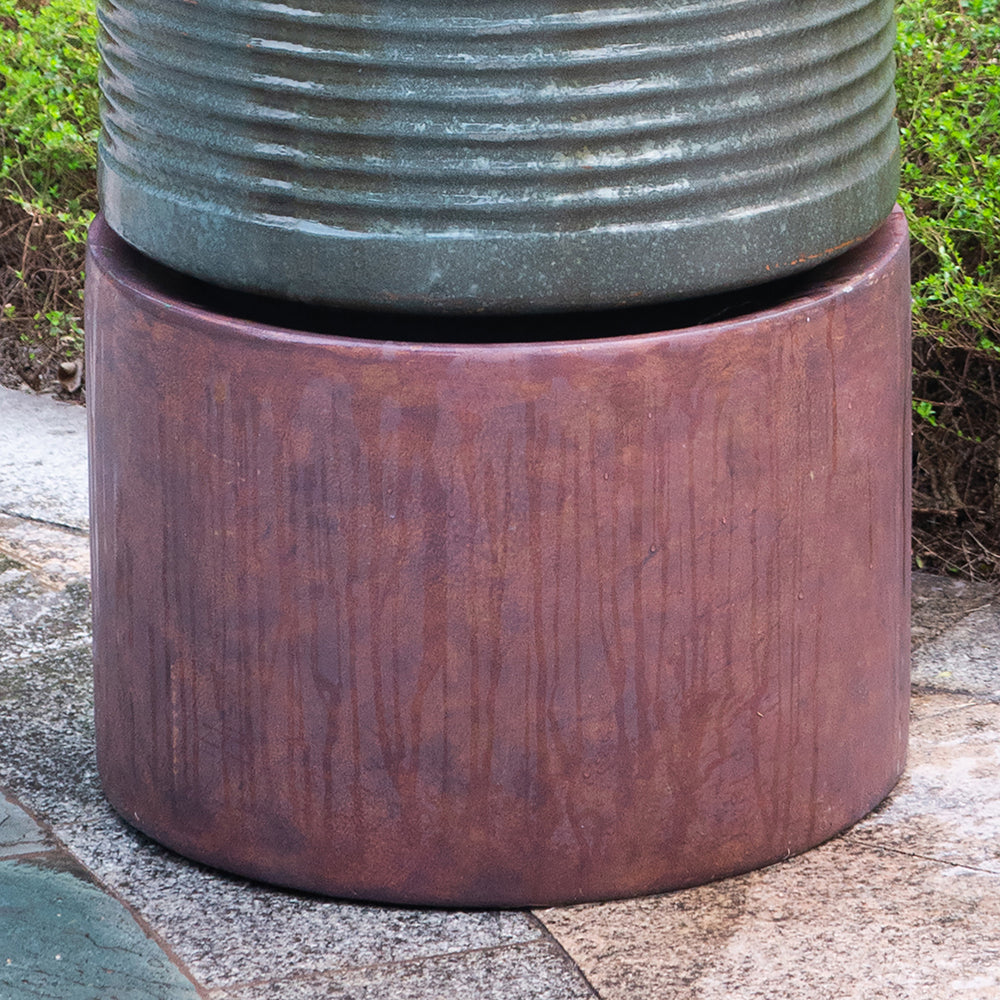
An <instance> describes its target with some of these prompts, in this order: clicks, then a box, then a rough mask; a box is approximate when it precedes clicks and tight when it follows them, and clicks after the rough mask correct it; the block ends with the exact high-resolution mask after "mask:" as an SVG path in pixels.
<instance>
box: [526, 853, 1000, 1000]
mask: <svg viewBox="0 0 1000 1000" xmlns="http://www.w3.org/2000/svg"><path fill="white" fill-rule="evenodd" d="M538 915H539V916H540V917H541V919H542V920H543V921H544V923H545V924H546V926H547V927H548V928H549V930H550V931H551V932H552V933H553V934H554V935H555V937H556V938H557V939H558V940H559V942H560V943H561V944H562V945H563V947H564V948H565V949H566V951H567V952H568V954H569V955H570V957H571V958H572V959H573V960H574V961H575V962H577V964H578V965H579V966H580V967H581V969H582V970H583V972H584V974H585V975H586V976H587V978H588V979H589V980H590V982H591V983H593V985H594V987H595V988H596V989H597V991H598V993H599V994H600V996H601V997H602V1000H635V998H637V997H643V998H646V997H650V998H656V1000H732V998H734V997H739V998H740V1000H775V998H778V997H780V998H782V1000H807V998H808V1000H882V998H886V1000H888V998H893V1000H897V998H899V1000H903V998H906V1000H925V998H926V1000H930V998H933V1000H956V998H968V1000H989V998H997V997H1000V876H997V875H993V874H990V873H986V872H980V871H972V870H969V869H963V868H956V867H952V866H949V865H944V864H941V863H939V862H935V861H927V860H924V859H920V858H913V857H908V856H905V855H901V854H898V853H894V852H887V851H880V850H877V849H872V848H867V847H862V846H860V845H857V844H852V843H849V842H846V841H842V840H841V841H834V842H832V843H830V844H827V845H825V846H824V847H821V848H817V849H816V850H813V851H810V852H808V853H806V854H804V855H802V856H800V857H798V858H793V859H791V860H790V861H788V862H785V863H783V864H780V865H775V866H773V867H771V868H768V869H764V870H763V871H759V872H751V873H750V874H748V875H744V876H740V877H739V878H734V879H729V880H727V881H724V882H718V883H715V884H713V885H707V886H701V887H699V888H696V889H688V890H684V891H682V892H676V893H671V894H669V895H663V896H653V897H648V898H645V899H638V900H625V901H621V902H615V903H603V904H592V905H589V906H578V907H568V908H561V909H549V910H544V911H539V913H538Z"/></svg>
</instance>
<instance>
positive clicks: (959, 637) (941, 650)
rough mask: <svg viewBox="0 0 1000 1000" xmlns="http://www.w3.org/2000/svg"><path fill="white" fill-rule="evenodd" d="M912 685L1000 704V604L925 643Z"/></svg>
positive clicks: (918, 654) (975, 613)
mask: <svg viewBox="0 0 1000 1000" xmlns="http://www.w3.org/2000/svg"><path fill="white" fill-rule="evenodd" d="M912 677H913V683H914V684H916V685H917V686H918V687H921V688H924V689H927V690H933V691H955V692H962V693H965V694H973V695H978V696H980V697H982V698H988V699H989V700H990V701H994V702H1000V605H996V604H990V605H989V606H988V607H984V608H979V609H978V610H976V611H972V612H970V613H969V614H967V615H965V616H964V617H963V618H962V619H961V620H960V621H958V622H957V623H956V624H955V625H953V626H952V627H951V628H949V629H948V630H947V631H945V632H943V633H942V634H941V635H938V636H935V637H934V638H933V639H930V640H929V641H928V642H926V643H924V644H923V645H922V646H921V647H920V648H919V649H918V650H917V651H916V652H915V653H914V654H913V674H912Z"/></svg>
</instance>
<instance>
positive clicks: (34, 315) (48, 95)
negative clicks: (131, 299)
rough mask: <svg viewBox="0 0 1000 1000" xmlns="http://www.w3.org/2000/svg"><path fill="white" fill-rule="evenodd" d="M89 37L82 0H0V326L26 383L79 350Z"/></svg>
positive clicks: (91, 68) (91, 73)
mask: <svg viewBox="0 0 1000 1000" xmlns="http://www.w3.org/2000/svg"><path fill="white" fill-rule="evenodd" d="M95 36H96V18H95V16H94V13H93V10H92V9H91V5H90V4H89V3H88V2H81V0H0V83H2V90H0V149H2V153H3V159H2V161H0V233H2V236H0V304H2V310H3V312H2V319H3V322H4V323H5V325H7V327H8V331H9V330H10V329H12V328H13V327H14V326H16V327H17V336H16V338H12V337H10V336H9V332H8V331H5V336H4V338H3V339H4V343H5V360H6V361H7V363H8V364H9V365H10V364H14V365H17V367H18V368H19V370H20V372H21V374H22V375H25V374H27V376H28V381H29V382H30V381H32V376H34V377H35V378H36V380H37V379H40V378H41V376H42V370H43V369H45V368H51V367H52V366H53V365H54V364H56V363H58V361H59V360H61V359H65V358H68V357H72V356H73V355H74V354H76V353H78V352H79V351H80V350H81V348H82V346H83V334H82V329H81V318H82V317H81V312H82V281H81V272H82V266H83V244H84V239H85V236H86V229H87V226H88V225H89V223H90V221H91V219H92V218H93V216H94V211H95V210H96V208H97V196H96V191H95V174H94V171H95V164H96V140H97V130H98V107H97V62H98V59H97V48H96V37H95ZM12 340H13V345H12V344H11V343H10V342H11V341H12ZM12 355H16V356H12Z"/></svg>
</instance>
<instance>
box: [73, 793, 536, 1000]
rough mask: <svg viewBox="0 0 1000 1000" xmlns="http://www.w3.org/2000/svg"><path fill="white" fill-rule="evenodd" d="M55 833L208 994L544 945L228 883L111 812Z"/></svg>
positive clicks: (427, 915)
mask: <svg viewBox="0 0 1000 1000" xmlns="http://www.w3.org/2000/svg"><path fill="white" fill-rule="evenodd" d="M55 832H56V834H57V835H58V836H59V837H60V839H61V840H62V841H63V842H64V843H65V844H66V846H67V847H68V848H69V850H70V851H72V853H73V854H74V855H75V856H76V857H77V858H79V859H80V860H81V861H82V862H83V863H84V864H85V865H86V866H87V868H89V869H90V870H91V871H93V872H94V873H95V874H96V875H97V876H98V877H99V878H100V879H101V881H102V882H104V883H105V884H106V885H108V886H109V887H111V888H112V889H114V890H115V891H116V892H117V893H118V894H119V895H120V896H121V898H123V899H125V900H127V901H128V902H129V903H130V904H131V905H132V906H133V907H135V909H136V910H137V911H138V912H140V913H142V914H143V916H144V918H145V919H146V920H147V921H148V922H149V924H150V926H151V927H153V929H154V930H156V931H157V932H158V933H159V934H160V935H161V936H162V937H163V938H164V939H165V940H168V941H170V942H171V944H172V946H173V948H174V949H175V951H176V953H177V954H178V956H179V957H180V958H181V960H182V961H184V962H185V963H186V965H187V966H188V968H190V969H191V971H192V972H193V974H194V975H195V977H196V978H197V979H198V981H199V982H200V983H202V984H203V985H204V986H205V987H207V988H209V989H217V988H220V987H225V988H227V989H228V988H233V987H235V986H238V985H239V984H243V983H257V982H262V981H263V982H267V981H269V980H272V979H274V978H293V977H297V976H315V975H317V974H322V973H330V972H333V971H335V970H344V969H354V968H358V967H365V966H374V965H380V964H386V963H399V962H410V961H413V960H414V959H422V958H429V957H432V956H441V955H447V954H451V953H462V952H467V951H471V950H483V949H496V948H498V947H500V946H503V945H510V944H517V945H520V944H524V943H527V942H531V941H537V940H538V939H540V938H541V937H543V936H544V931H543V930H542V929H541V928H540V926H539V925H538V924H537V923H536V922H535V921H534V920H532V918H531V917H530V916H529V915H528V914H526V913H521V912H504V911H498V912H493V911H477V912H462V911H454V910H419V909H408V908H404V907H389V906H376V905H365V904H356V903H347V902H340V901H335V900H330V899H325V898H322V897H318V896H309V895H304V894H300V893H294V892H286V891H283V890H280V889H274V888H271V887H268V886H265V885H262V884H259V883H254V882H250V881H248V880H246V879H242V878H238V877H235V876H228V875H225V874H223V873H221V872H216V871H213V870H211V869H208V868H204V867H202V866H201V865H197V864H192V863H191V862H188V861H186V860H184V859H182V858H180V857H178V856H177V855H175V854H173V853H171V852H170V851H167V850H166V849H164V848H162V847H160V846H158V845H157V844H155V843H153V842H152V841H150V840H149V839H148V838H146V837H144V836H143V835H141V834H139V833H137V832H135V831H134V830H132V828H131V827H129V826H127V825H126V824H125V823H123V822H122V821H121V820H120V819H118V818H117V817H115V816H114V815H112V814H111V813H110V811H109V814H108V815H107V816H106V817H105V818H103V819H102V820H99V821H83V822H77V823H73V824H70V825H68V826H57V827H56V831H55Z"/></svg>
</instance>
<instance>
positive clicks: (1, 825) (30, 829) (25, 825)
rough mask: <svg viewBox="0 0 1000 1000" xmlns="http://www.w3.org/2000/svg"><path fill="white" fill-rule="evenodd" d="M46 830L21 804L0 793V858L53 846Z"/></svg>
mask: <svg viewBox="0 0 1000 1000" xmlns="http://www.w3.org/2000/svg"><path fill="white" fill-rule="evenodd" d="M51 846H52V844H51V840H50V838H49V837H48V836H47V835H46V833H45V831H44V830H43V829H42V828H41V827H40V826H39V825H38V824H37V823H36V822H35V821H34V819H32V818H31V816H29V815H28V814H27V813H26V812H25V811H24V810H23V809H22V808H21V807H20V806H19V805H17V804H16V803H14V802H11V801H10V799H8V798H7V797H6V796H5V795H3V794H2V793H0V858H9V857H13V856H15V855H18V854H31V853H33V852H35V851H44V850H46V849H47V848H49V847H51Z"/></svg>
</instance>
